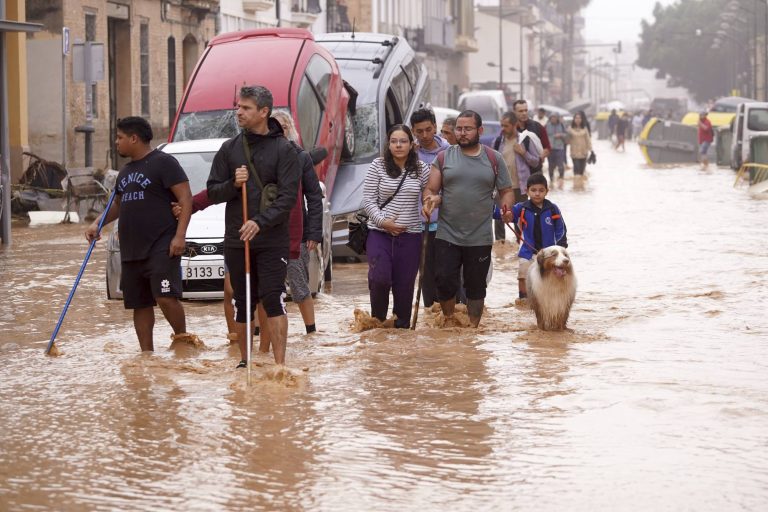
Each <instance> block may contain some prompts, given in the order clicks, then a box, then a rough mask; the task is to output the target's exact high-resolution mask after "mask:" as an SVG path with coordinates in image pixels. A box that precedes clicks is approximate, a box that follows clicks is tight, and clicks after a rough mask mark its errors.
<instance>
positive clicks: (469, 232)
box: [424, 110, 514, 327]
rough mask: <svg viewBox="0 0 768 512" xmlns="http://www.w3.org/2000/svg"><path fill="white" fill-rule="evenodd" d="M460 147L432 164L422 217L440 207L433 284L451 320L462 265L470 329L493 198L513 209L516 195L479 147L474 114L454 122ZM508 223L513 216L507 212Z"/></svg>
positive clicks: (476, 319)
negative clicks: (435, 284) (498, 197)
mask: <svg viewBox="0 0 768 512" xmlns="http://www.w3.org/2000/svg"><path fill="white" fill-rule="evenodd" d="M455 131H456V138H457V141H458V145H456V146H451V147H450V148H448V149H446V150H445V152H443V153H441V154H440V155H439V156H438V158H437V159H436V160H435V162H434V163H433V164H432V170H431V172H430V176H429V182H428V184H427V190H426V192H425V194H424V214H425V215H431V214H432V211H433V210H434V209H435V208H437V207H438V206H439V207H440V213H439V215H438V224H437V235H436V236H435V269H436V270H435V280H436V283H437V298H438V301H439V302H440V307H441V309H442V312H443V315H444V316H445V317H446V318H451V317H453V314H454V309H455V306H456V292H457V290H458V287H459V272H460V269H461V267H462V265H463V267H464V268H463V274H464V287H465V289H466V292H467V313H468V314H469V320H470V323H471V324H472V326H473V327H477V326H478V325H479V323H480V319H481V317H482V315H483V306H484V303H485V294H486V276H487V274H488V268H489V265H490V263H491V248H492V246H493V233H492V230H491V222H490V220H491V216H492V214H493V202H494V199H493V195H494V190H497V191H498V192H499V195H500V201H499V204H501V205H502V206H504V207H506V206H509V205H512V202H513V201H514V192H513V191H512V183H511V181H510V177H509V172H508V170H507V166H506V164H505V163H504V159H503V158H502V156H501V155H500V154H499V153H498V152H497V151H495V150H493V149H491V148H489V147H487V146H484V145H482V144H480V136H481V135H482V133H483V121H482V118H481V117H480V115H479V114H478V113H477V112H474V111H472V110H465V111H463V112H462V113H461V114H460V115H459V116H458V118H457V119H456V130H455ZM503 217H504V220H505V221H506V222H509V221H511V219H512V212H511V211H507V210H506V209H505V211H504V213H503Z"/></svg>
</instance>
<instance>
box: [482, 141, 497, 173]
mask: <svg viewBox="0 0 768 512" xmlns="http://www.w3.org/2000/svg"><path fill="white" fill-rule="evenodd" d="M483 149H485V155H486V156H487V157H488V160H490V161H491V168H492V169H493V175H494V176H496V177H497V178H498V177H499V160H498V159H497V158H496V152H495V151H494V150H493V149H491V148H489V147H488V146H486V145H485V144H483Z"/></svg>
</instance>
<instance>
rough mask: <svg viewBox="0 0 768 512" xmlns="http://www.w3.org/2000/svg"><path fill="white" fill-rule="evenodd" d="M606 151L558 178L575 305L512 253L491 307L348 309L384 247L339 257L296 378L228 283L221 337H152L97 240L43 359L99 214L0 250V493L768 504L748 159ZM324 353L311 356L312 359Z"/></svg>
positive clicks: (391, 505)
mask: <svg viewBox="0 0 768 512" xmlns="http://www.w3.org/2000/svg"><path fill="white" fill-rule="evenodd" d="M596 152H597V157H598V164H597V165H596V166H590V167H589V168H588V172H589V173H590V177H589V181H588V183H587V187H586V189H585V190H584V191H581V192H574V191H573V190H572V188H573V187H572V183H573V182H572V180H571V179H570V171H569V173H568V176H567V178H566V181H565V185H564V187H563V189H562V190H558V189H554V190H552V191H551V193H550V195H549V198H550V199H551V200H552V201H553V202H555V203H556V204H557V205H558V206H560V209H561V210H562V212H563V215H564V218H565V220H566V222H567V225H568V240H569V243H570V248H569V251H570V253H571V255H572V257H573V262H574V266H575V269H576V274H577V276H578V280H579V291H578V294H577V297H576V303H575V305H574V308H573V310H572V312H571V320H570V322H569V326H570V327H571V328H572V330H573V332H566V333H543V332H541V331H538V330H537V328H536V323H535V318H534V316H533V313H532V312H530V311H527V310H523V309H520V308H518V307H516V306H514V301H515V298H516V297H517V282H516V278H517V258H516V252H515V250H514V247H513V244H509V243H508V244H506V245H498V246H496V247H495V250H494V261H493V265H494V273H493V281H492V283H491V285H490V289H489V297H488V300H487V303H486V305H487V308H488V311H487V313H486V315H485V316H484V317H483V320H482V322H481V328H480V329H479V330H472V329H461V328H450V329H438V328H435V327H434V321H435V317H434V315H433V314H431V313H430V312H422V313H421V314H420V317H419V328H418V329H417V330H416V331H415V332H413V331H399V330H398V331H396V330H387V329H378V330H373V331H366V332H363V333H355V332H352V329H351V325H352V321H353V310H354V309H355V308H356V307H360V308H365V309H367V302H368V296H367V284H366V271H367V268H366V266H365V265H361V264H338V265H336V266H335V267H334V283H333V293H332V294H325V295H322V296H320V297H319V298H318V300H317V302H316V308H317V325H318V328H319V330H320V331H321V332H320V333H318V334H316V335H312V336H305V335H303V334H301V333H303V332H304V331H303V325H302V322H301V319H300V316H299V314H298V310H297V308H296V307H295V305H293V304H291V305H290V310H289V311H290V316H289V322H290V327H289V345H288V362H289V365H290V366H291V367H292V368H294V369H295V373H296V375H297V376H296V378H295V380H293V381H290V382H276V381H274V380H272V379H270V378H269V369H270V366H271V365H270V362H271V357H270V358H261V359H259V358H257V359H256V360H257V362H258V364H260V365H262V366H258V367H256V368H255V374H254V375H255V383H254V385H253V386H252V387H250V388H248V387H247V386H246V384H245V372H243V371H235V369H234V367H235V364H236V363H237V360H238V355H237V352H236V349H235V348H230V347H229V345H228V343H227V341H226V326H225V324H224V320H223V318H222V307H221V302H209V303H204V302H202V303H201V302H185V303H184V305H185V309H186V311H187V325H188V330H189V331H191V332H194V333H196V334H198V335H199V336H200V337H201V338H202V339H203V340H204V341H205V342H206V344H207V346H208V349H207V350H203V351H196V352H193V351H189V350H188V351H171V350H169V349H168V345H169V341H168V338H169V335H170V333H171V330H170V327H169V326H168V325H167V323H166V322H165V321H164V320H162V319H161V315H160V313H159V311H158V312H157V316H158V321H157V323H156V326H155V346H156V347H157V352H156V353H155V354H154V355H149V356H147V355H141V354H140V353H139V347H138V342H137V341H136V337H135V333H134V331H133V325H132V320H131V315H130V313H129V312H126V311H125V310H124V309H123V305H122V302H118V301H108V300H107V299H106V295H105V286H104V284H105V283H104V281H105V278H104V267H105V260H106V249H105V243H104V240H103V241H102V242H100V243H99V244H98V245H97V248H96V250H95V251H94V256H93V259H92V261H91V263H89V266H88V269H87V271H86V273H85V275H84V277H83V280H82V282H81V283H80V286H79V288H78V291H77V294H76V295H75V298H74V301H73V303H72V306H71V307H70V309H69V312H68V314H67V317H66V320H65V322H64V325H63V326H62V329H61V331H60V333H59V335H58V338H57V345H58V346H59V348H60V349H61V351H62V353H63V355H62V356H60V357H58V358H50V357H45V356H43V350H44V348H45V345H46V343H47V342H48V340H49V339H50V336H51V332H52V330H53V328H54V326H55V324H56V321H57V319H58V316H59V314H60V312H61V308H62V307H63V305H64V302H65V300H66V297H67V294H68V293H69V290H70V288H71V286H72V283H73V281H74V278H75V276H76V274H77V271H78V268H79V266H80V263H81V262H82V258H83V256H84V255H85V252H86V250H87V244H86V242H85V240H84V238H83V235H82V232H83V231H84V229H85V226H84V225H71V226H61V225H56V226H44V227H37V228H28V227H21V226H18V227H15V229H14V232H13V236H14V245H13V247H12V250H10V251H8V250H6V251H4V252H0V276H2V279H0V296H2V297H3V303H2V308H1V309H0V432H2V440H0V510H42V509H56V510H126V511H127V510H131V511H136V510H152V511H154V510H245V509H249V510H343V511H359V510H419V511H431V510H436V511H437V510H440V511H442V510H500V509H501V510H539V511H557V510H569V511H597V510H599V511H637V510H655V511H661V510H675V511H677V510H696V511H705V510H711V511H723V510H765V508H766V504H768V462H766V461H767V460H768V321H766V313H765V312H766V311H768V286H766V282H767V280H768V225H767V224H766V222H765V220H766V218H767V217H766V212H767V211H768V201H760V200H755V199H750V198H749V197H748V196H747V194H746V192H745V190H744V189H734V188H732V184H733V180H734V173H733V172H732V171H731V170H730V169H717V168H711V169H710V171H709V172H702V171H700V170H699V169H698V167H696V166H689V167H678V168H671V169H648V168H646V167H645V165H644V164H643V163H642V158H641V155H640V152H639V150H638V149H637V147H636V146H635V144H633V143H632V144H630V143H628V144H627V152H626V153H623V154H622V153H615V152H613V151H612V150H611V149H610V148H609V146H608V144H607V143H605V142H596ZM304 369H306V371H303V370H304Z"/></svg>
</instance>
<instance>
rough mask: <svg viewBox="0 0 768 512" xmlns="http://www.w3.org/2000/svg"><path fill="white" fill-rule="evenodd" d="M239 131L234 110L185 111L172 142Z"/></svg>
mask: <svg viewBox="0 0 768 512" xmlns="http://www.w3.org/2000/svg"><path fill="white" fill-rule="evenodd" d="M274 110H286V111H287V110H288V107H274V109H273V111H274ZM239 131H240V128H239V127H238V126H237V116H236V111H235V110H230V109H227V110H209V111H207V112H187V113H184V114H181V115H180V116H179V122H178V124H177V125H176V133H174V135H173V142H180V141H184V140H202V139H229V138H230V137H234V136H235V135H237V133H238V132H239Z"/></svg>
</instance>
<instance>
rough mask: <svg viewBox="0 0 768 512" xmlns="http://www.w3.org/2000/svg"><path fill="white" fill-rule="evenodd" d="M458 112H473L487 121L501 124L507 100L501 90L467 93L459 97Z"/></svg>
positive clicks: (484, 121)
mask: <svg viewBox="0 0 768 512" xmlns="http://www.w3.org/2000/svg"><path fill="white" fill-rule="evenodd" d="M456 108H457V109H458V110H460V111H462V110H474V111H475V112H477V113H478V114H480V117H482V118H483V124H485V123H486V122H487V121H496V122H501V116H502V115H504V112H506V111H507V110H508V109H507V100H506V97H505V96H504V91H502V90H485V91H468V92H465V93H462V94H461V96H459V101H458V103H457V107H456Z"/></svg>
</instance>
